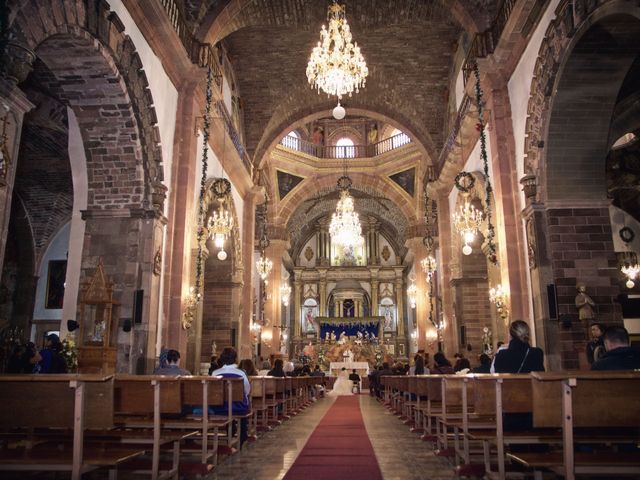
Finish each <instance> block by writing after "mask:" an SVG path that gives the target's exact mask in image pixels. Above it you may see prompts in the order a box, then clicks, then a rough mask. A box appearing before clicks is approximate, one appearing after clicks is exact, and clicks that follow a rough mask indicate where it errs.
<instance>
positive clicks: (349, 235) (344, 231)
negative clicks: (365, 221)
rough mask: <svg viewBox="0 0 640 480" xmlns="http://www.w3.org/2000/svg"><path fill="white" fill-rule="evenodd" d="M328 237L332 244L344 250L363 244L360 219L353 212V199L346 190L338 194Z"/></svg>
mask: <svg viewBox="0 0 640 480" xmlns="http://www.w3.org/2000/svg"><path fill="white" fill-rule="evenodd" d="M329 235H331V242H332V243H333V244H335V245H337V246H340V247H342V248H345V249H346V248H355V247H359V246H361V245H362V244H363V243H364V239H363V238H362V226H361V225H360V218H359V217H358V214H357V213H356V212H355V210H354V204H353V197H351V195H349V190H348V189H344V190H342V191H341V192H340V200H338V204H337V205H336V211H335V212H334V214H333V216H332V217H331V224H330V225H329Z"/></svg>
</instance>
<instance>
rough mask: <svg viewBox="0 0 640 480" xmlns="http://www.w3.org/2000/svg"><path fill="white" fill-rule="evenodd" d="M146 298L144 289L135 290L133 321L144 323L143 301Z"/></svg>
mask: <svg viewBox="0 0 640 480" xmlns="http://www.w3.org/2000/svg"><path fill="white" fill-rule="evenodd" d="M143 300H144V290H136V291H135V292H133V313H132V315H131V316H132V317H133V322H134V323H142V302H143Z"/></svg>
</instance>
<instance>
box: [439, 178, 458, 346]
mask: <svg viewBox="0 0 640 480" xmlns="http://www.w3.org/2000/svg"><path fill="white" fill-rule="evenodd" d="M437 202H438V240H439V244H440V245H441V246H442V248H440V256H441V258H440V262H441V265H442V268H441V271H439V272H438V274H437V275H438V279H439V280H440V284H441V285H442V286H443V288H442V289H441V291H440V295H441V297H442V309H443V312H442V319H443V320H444V323H445V328H444V332H443V335H444V349H445V352H449V355H453V353H455V352H456V351H457V340H456V337H457V333H456V332H457V331H458V324H457V321H456V315H455V311H454V308H453V306H454V305H453V304H454V302H455V298H454V296H453V289H452V288H451V281H452V279H453V278H457V276H458V275H459V265H457V264H454V263H453V262H454V259H456V258H457V255H459V254H458V253H455V254H454V252H453V248H454V245H457V242H455V241H454V239H453V235H457V233H455V232H453V230H452V229H453V226H452V225H451V223H450V222H451V219H450V218H451V217H450V210H449V194H448V192H444V191H438V192H437Z"/></svg>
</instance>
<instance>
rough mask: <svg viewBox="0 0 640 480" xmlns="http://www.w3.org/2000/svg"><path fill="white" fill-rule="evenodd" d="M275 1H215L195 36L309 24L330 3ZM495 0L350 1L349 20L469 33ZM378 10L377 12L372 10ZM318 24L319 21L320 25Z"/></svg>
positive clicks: (208, 38) (479, 26)
mask: <svg viewBox="0 0 640 480" xmlns="http://www.w3.org/2000/svg"><path fill="white" fill-rule="evenodd" d="M275 3H276V2H273V1H260V2H256V1H255V0H230V1H228V2H227V4H226V5H225V6H224V7H223V8H222V9H220V8H219V6H218V4H217V3H215V2H214V3H212V5H211V7H210V8H209V10H208V11H207V13H206V14H204V15H203V16H202V19H201V21H200V25H199V26H198V30H197V32H196V37H197V38H201V39H203V41H205V42H208V43H217V42H219V41H221V40H222V39H224V38H225V37H227V36H229V35H231V34H232V33H233V32H236V31H238V30H240V29H242V28H246V27H250V26H256V25H275V26H283V27H291V26H296V25H300V26H306V25H309V24H312V23H311V22H314V21H317V19H324V18H325V16H326V12H327V3H325V2H318V1H315V0H294V1H293V2H283V4H278V5H274V4H275ZM491 3H492V2H483V1H482V0H480V1H476V2H471V1H469V0H454V1H453V2H451V1H448V0H438V1H436V2H412V4H411V8H406V2H405V0H377V1H376V0H372V1H371V2H360V3H359V4H358V3H352V4H349V3H348V4H347V20H348V21H349V22H350V23H354V22H355V23H358V21H360V22H363V21H364V22H367V23H365V24H364V25H363V27H367V28H374V27H376V26H379V25H386V24H390V23H397V22H401V21H405V22H423V21H425V20H428V19H435V20H440V21H454V22H456V23H457V24H458V25H459V26H461V27H462V28H463V29H465V30H467V31H468V32H473V33H475V32H479V31H482V30H484V29H486V28H487V27H488V25H489V23H490V20H491V15H492V14H493V13H494V10H495V9H491V8H489V4H491ZM372 12H375V15H372V14H371V13H372ZM318 26H319V24H318Z"/></svg>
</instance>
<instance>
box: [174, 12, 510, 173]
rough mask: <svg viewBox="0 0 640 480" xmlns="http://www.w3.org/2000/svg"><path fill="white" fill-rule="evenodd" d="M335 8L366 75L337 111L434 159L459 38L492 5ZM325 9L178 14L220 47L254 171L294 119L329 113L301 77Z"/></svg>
mask: <svg viewBox="0 0 640 480" xmlns="http://www.w3.org/2000/svg"><path fill="white" fill-rule="evenodd" d="M341 3H343V2H341ZM344 3H345V4H346V12H347V20H348V21H349V24H350V26H351V29H352V32H353V38H354V40H355V41H356V42H358V44H359V45H360V46H361V48H362V53H363V55H364V57H365V60H366V61H367V64H368V66H369V77H368V79H367V84H366V87H365V89H364V90H363V91H361V92H360V93H358V94H354V96H353V97H351V98H346V99H344V101H343V104H344V105H345V107H346V108H347V109H349V108H351V109H359V110H362V111H364V112H370V113H371V114H372V115H376V114H377V115H380V116H381V117H383V118H385V119H389V120H391V121H392V122H394V123H395V124H397V125H398V126H400V127H401V128H402V129H403V130H405V131H406V132H408V133H409V134H410V135H411V136H412V137H413V138H414V139H415V140H416V141H418V142H419V143H420V144H421V145H422V146H423V147H424V150H425V152H426V153H427V154H428V155H429V156H430V157H432V158H433V157H435V156H436V155H437V153H438V151H439V150H440V148H441V146H442V143H443V140H444V137H445V135H446V131H445V129H446V124H447V118H448V115H449V112H448V99H449V96H450V92H449V88H450V85H451V77H452V75H453V74H454V66H453V61H454V54H455V52H456V50H457V48H458V42H459V41H460V39H461V38H462V36H461V34H462V33H463V32H465V31H466V32H468V33H473V32H475V31H478V30H484V29H485V28H486V27H487V25H488V24H489V22H490V20H491V19H492V18H493V16H494V15H495V12H496V8H497V5H498V4H499V3H500V2H499V0H464V1H462V0H432V1H423V0H414V1H408V0H345V1H344ZM328 5H329V2H328V1H318V0H185V17H186V18H187V19H188V20H189V21H190V22H192V28H193V29H194V31H195V32H196V35H197V37H198V38H200V39H201V40H202V41H205V42H211V43H216V42H219V41H222V42H223V44H224V45H225V47H226V50H227V52H228V55H229V59H230V61H231V63H232V65H233V69H234V72H235V76H236V79H237V82H238V87H239V94H240V97H241V99H242V110H243V117H244V126H245V143H246V147H247V150H248V152H249V153H250V155H251V156H252V157H253V160H254V162H255V163H256V164H259V163H260V162H261V161H262V159H263V158H265V157H266V154H267V153H268V151H269V149H270V147H271V146H272V145H273V143H274V142H275V141H276V140H277V139H279V137H280V136H281V135H282V134H283V133H286V131H288V129H289V128H290V127H291V126H292V125H294V124H295V123H296V122H299V121H301V120H302V119H308V118H309V117H312V116H313V115H326V114H327V112H328V111H330V109H331V108H333V106H335V99H328V98H327V97H326V95H319V94H318V93H317V92H316V91H315V90H314V89H312V88H310V86H309V84H308V82H307V78H306V75H305V69H306V64H307V61H308V58H309V54H310V52H311V50H312V48H313V46H314V45H315V44H316V43H317V41H318V38H319V31H320V27H321V25H322V24H323V23H326V14H327V6H328Z"/></svg>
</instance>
